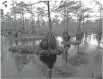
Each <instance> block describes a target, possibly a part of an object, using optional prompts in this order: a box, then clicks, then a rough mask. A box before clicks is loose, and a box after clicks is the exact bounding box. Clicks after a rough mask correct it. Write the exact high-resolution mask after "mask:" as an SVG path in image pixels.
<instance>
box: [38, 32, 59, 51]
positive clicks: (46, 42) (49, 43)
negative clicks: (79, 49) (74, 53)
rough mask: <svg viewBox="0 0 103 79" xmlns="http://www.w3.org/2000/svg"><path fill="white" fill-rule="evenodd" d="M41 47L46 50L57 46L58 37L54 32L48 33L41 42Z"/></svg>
mask: <svg viewBox="0 0 103 79" xmlns="http://www.w3.org/2000/svg"><path fill="white" fill-rule="evenodd" d="M40 48H42V49H44V50H48V49H56V48H57V43H56V39H55V37H54V35H53V34H52V33H48V34H47V35H46V37H45V38H44V39H43V40H42V41H41V42H40Z"/></svg>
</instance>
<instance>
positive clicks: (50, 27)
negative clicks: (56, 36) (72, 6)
mask: <svg viewBox="0 0 103 79" xmlns="http://www.w3.org/2000/svg"><path fill="white" fill-rule="evenodd" d="M47 4H48V18H49V32H51V31H52V25H51V17H50V8H49V1H47Z"/></svg>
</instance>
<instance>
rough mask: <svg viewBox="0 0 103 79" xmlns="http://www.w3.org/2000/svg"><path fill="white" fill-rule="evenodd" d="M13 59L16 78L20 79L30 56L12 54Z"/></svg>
mask: <svg viewBox="0 0 103 79" xmlns="http://www.w3.org/2000/svg"><path fill="white" fill-rule="evenodd" d="M13 58H14V63H15V67H16V71H17V74H16V77H21V76H22V75H23V74H22V70H23V68H24V67H25V66H26V65H28V64H29V63H30V60H31V58H32V56H31V55H27V54H18V53H16V54H13Z"/></svg>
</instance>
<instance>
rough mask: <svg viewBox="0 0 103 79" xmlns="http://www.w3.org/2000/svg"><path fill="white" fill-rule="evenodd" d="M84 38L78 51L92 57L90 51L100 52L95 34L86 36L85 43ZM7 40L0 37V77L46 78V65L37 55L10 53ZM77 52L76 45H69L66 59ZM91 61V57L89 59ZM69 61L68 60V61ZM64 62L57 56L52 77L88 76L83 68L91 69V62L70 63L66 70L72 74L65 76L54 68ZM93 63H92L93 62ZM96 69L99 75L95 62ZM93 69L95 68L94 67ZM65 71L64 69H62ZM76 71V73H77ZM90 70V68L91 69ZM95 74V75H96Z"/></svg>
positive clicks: (58, 41) (99, 66)
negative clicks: (76, 65) (83, 63)
mask: <svg viewBox="0 0 103 79" xmlns="http://www.w3.org/2000/svg"><path fill="white" fill-rule="evenodd" d="M84 40H85V38H83V40H82V44H81V45H80V51H83V52H85V53H89V54H90V55H91V58H92V53H93V52H94V51H95V50H96V52H102V51H103V50H102V49H100V50H99V49H98V50H97V49H96V47H97V46H98V42H97V40H96V38H95V36H94V35H93V34H92V35H90V36H88V38H87V44H85V43H84ZM62 41H63V40H62V38H61V37H57V43H58V45H59V46H63V45H62V44H61V42H62ZM71 41H75V37H73V38H71ZM36 44H39V41H37V42H36ZM29 45H32V43H29ZM9 46H10V44H9V42H8V40H7V38H5V37H1V78H28V79H30V78H46V77H47V75H48V67H47V66H46V65H45V64H44V63H43V62H41V61H40V60H39V56H37V55H28V54H25V55H21V54H18V53H12V52H10V51H8V49H9ZM100 46H101V47H103V39H102V41H101V44H100ZM76 52H77V47H76V46H74V45H71V47H70V48H69V50H68V54H69V56H68V59H69V58H70V57H72V56H74V55H75V54H76ZM91 61H92V59H91ZM68 63H69V62H68ZM63 64H64V60H63V59H62V56H61V55H60V56H58V57H57V60H56V63H55V67H54V70H53V74H52V78H69V77H72V78H75V77H76V78H77V77H78V78H88V77H90V76H89V74H90V73H86V72H85V69H86V68H87V69H92V68H91V67H92V66H91V65H92V63H90V64H88V67H87V65H81V66H78V67H74V66H72V65H70V68H71V69H69V70H68V71H70V70H71V72H72V73H73V75H72V76H67V75H63V74H60V73H61V72H62V71H58V70H57V69H56V68H61V66H62V65H63ZM93 65H94V64H93ZM95 66H96V69H98V74H99V75H101V70H102V69H101V67H102V66H101V64H100V65H97V64H95ZM94 69H95V68H94ZM64 72H65V73H69V72H66V70H65V69H64ZM77 72H78V73H77ZM91 72H92V70H91ZM98 74H96V75H98Z"/></svg>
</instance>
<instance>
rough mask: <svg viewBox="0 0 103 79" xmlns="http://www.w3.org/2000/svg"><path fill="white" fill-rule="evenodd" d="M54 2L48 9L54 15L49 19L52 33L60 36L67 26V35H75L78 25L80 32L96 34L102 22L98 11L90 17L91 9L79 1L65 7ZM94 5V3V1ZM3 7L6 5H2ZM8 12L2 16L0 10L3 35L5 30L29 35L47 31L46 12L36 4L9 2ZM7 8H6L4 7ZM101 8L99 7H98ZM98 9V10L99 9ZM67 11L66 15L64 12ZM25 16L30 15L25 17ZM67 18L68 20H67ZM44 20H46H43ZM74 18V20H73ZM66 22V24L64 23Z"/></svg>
mask: <svg viewBox="0 0 103 79" xmlns="http://www.w3.org/2000/svg"><path fill="white" fill-rule="evenodd" d="M58 2H59V1H55V2H54V3H52V6H51V7H50V9H51V13H52V14H54V17H51V24H52V30H53V32H54V33H57V34H59V33H60V34H62V33H63V31H64V28H65V26H68V31H69V33H73V34H75V33H76V28H77V26H78V25H79V24H80V27H81V30H82V31H83V32H85V31H86V30H87V31H88V33H89V32H90V33H91V32H94V33H96V31H97V28H99V26H101V24H102V23H100V20H102V13H101V12H99V11H100V10H99V11H98V14H100V16H99V15H98V16H92V15H91V13H93V10H92V8H89V7H85V5H84V4H83V3H81V2H80V1H68V2H67V3H66V4H67V5H65V2H63V1H61V2H59V5H58V4H57V3H58ZM94 3H96V2H95V1H94ZM3 5H4V6H5V5H6V3H4V4H3ZM11 6H12V7H11V8H10V12H7V13H6V14H4V12H3V11H4V10H3V9H1V30H2V33H4V32H5V31H4V30H5V29H6V30H8V31H10V30H11V29H12V30H14V31H15V30H21V29H22V31H23V30H25V32H28V33H29V34H33V33H35V32H39V33H42V34H44V33H45V32H46V33H47V31H48V28H49V26H48V20H47V11H46V10H45V6H44V7H36V4H33V3H31V2H30V3H28V4H27V3H25V2H22V1H21V2H17V1H12V2H11ZM6 7H8V6H6ZM100 8H101V7H100ZM100 8H99V9H100ZM65 9H67V13H66V10H65ZM26 15H30V16H29V17H26ZM67 17H68V18H67ZM93 17H95V18H96V19H95V20H94V19H93V20H92V19H90V18H93ZM45 18H46V20H45ZM74 18H75V19H74ZM66 22H67V23H66Z"/></svg>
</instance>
